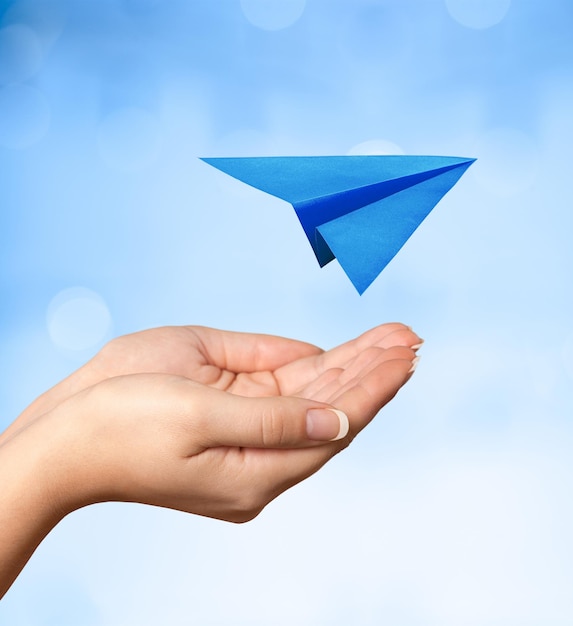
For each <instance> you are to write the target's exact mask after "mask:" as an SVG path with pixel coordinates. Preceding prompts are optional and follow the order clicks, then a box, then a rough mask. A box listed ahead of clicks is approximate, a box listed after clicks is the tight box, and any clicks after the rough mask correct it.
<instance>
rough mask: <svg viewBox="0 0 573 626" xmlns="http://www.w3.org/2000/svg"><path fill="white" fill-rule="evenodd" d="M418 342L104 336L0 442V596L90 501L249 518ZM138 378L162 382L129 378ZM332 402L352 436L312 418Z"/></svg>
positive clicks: (374, 395) (404, 335)
mask: <svg viewBox="0 0 573 626" xmlns="http://www.w3.org/2000/svg"><path fill="white" fill-rule="evenodd" d="M419 341H420V340H419V338H418V337H417V336H416V335H415V334H414V333H412V331H411V330H409V329H408V328H406V327H404V326H402V325H400V324H390V325H384V326H381V327H378V328H376V329H373V330H372V331H369V332H368V333H365V334H364V335H362V336H361V337H359V338H357V339H355V340H352V341H350V342H348V343H346V344H343V345H342V346H339V347H337V348H334V349H333V350H330V351H328V352H323V351H322V350H320V349H319V348H316V347H315V346H310V345H309V344H303V343H300V342H295V341H292V340H285V339H281V338H277V337H266V336H258V335H254V336H253V335H243V334H240V333H224V332H221V331H213V330H210V329H192V331H191V332H188V330H187V329H186V328H185V329H177V328H174V329H157V330H154V331H146V332H143V333H136V334H135V335H131V336H128V337H124V338H120V339H119V340H114V342H112V343H111V344H109V345H108V346H107V347H106V348H105V349H104V350H103V351H102V352H101V353H100V354H99V355H98V356H96V357H95V358H94V359H93V360H92V362H90V363H89V364H88V365H86V366H84V367H83V368H81V369H80V370H78V372H76V373H75V374H73V375H72V376H70V377H69V378H68V379H66V381H63V383H60V384H59V385H57V386H56V387H55V388H54V389H52V390H50V391H49V392H47V393H46V394H44V396H42V397H41V398H40V399H39V400H38V401H37V402H35V403H34V404H33V405H32V407H31V408H30V410H29V411H27V412H25V413H24V414H23V416H22V418H21V419H20V420H19V424H18V425H17V426H16V427H15V428H14V429H12V431H11V433H8V436H5V437H4V440H3V442H0V477H1V480H0V482H1V483H2V485H1V487H2V488H1V489H0V557H1V558H0V597H1V596H2V595H3V593H4V592H5V591H6V589H8V587H9V586H10V584H11V582H12V581H13V580H14V578H15V577H16V576H17V574H18V572H19V571H20V569H21V568H22V567H23V565H24V564H25V562H26V561H27V559H28V558H29V557H30V556H31V554H32V552H33V551H34V549H35V548H36V546H37V545H38V544H39V543H40V541H41V540H42V539H43V537H44V536H45V535H46V534H47V533H48V532H49V531H50V530H51V528H52V527H53V526H54V525H55V524H57V523H58V521H59V520H60V519H61V518H62V517H63V516H64V515H66V514H67V513H69V512H70V511H72V510H74V509H75V508H78V507H80V506H84V505H86V504H90V503H92V502H99V501H104V500H128V501H137V502H144V503H149V504H155V505H159V506H166V507H170V508H175V509H181V510H184V511H189V512H194V513H198V514H201V515H208V516H211V517H218V518H221V519H227V520H230V521H237V522H241V521H246V520H248V519H251V518H252V517H254V516H255V515H256V514H257V513H258V512H259V511H260V510H261V509H262V508H263V507H264V506H265V505H266V504H267V503H268V502H269V501H270V500H272V499H273V498H274V497H276V496H277V495H278V494H280V493H281V492H282V491H284V490H285V489H287V488H289V487H290V486H292V485H293V484H295V483H297V482H299V481H300V480H302V479H304V478H306V477H307V476H309V475H310V474H312V473H313V472H315V471H316V470H317V469H319V468H320V467H321V466H322V465H323V464H324V463H326V462H327V461H328V459H330V458H331V457H332V456H333V455H334V454H336V453H337V452H338V451H339V450H340V449H342V448H343V447H344V446H346V445H348V443H349V442H350V441H351V439H352V438H353V437H354V436H355V435H356V434H357V433H358V432H359V431H360V430H361V429H362V428H363V427H364V426H365V425H366V424H367V423H368V422H369V421H370V420H371V419H372V417H373V416H374V415H375V414H376V412H377V411H378V410H379V409H380V408H381V407H382V406H383V405H384V404H385V403H386V402H388V401H389V400H390V399H391V398H392V397H393V396H394V395H395V393H396V392H397V391H398V389H399V388H400V387H401V385H402V384H404V382H405V381H406V380H407V379H408V378H409V376H410V375H411V372H412V371H413V368H414V366H415V362H416V359H415V356H414V355H415V349H416V347H417V344H418V343H419ZM147 370H152V371H153V370H157V371H158V372H159V373H152V374H150V373H147V374H141V373H140V374H137V373H131V372H133V371H135V372H138V371H144V372H145V371H147ZM180 372H183V373H184V374H187V377H186V376H184V375H182V374H181V373H180ZM191 377H194V378H195V380H191ZM90 385H91V386H90ZM332 406H333V407H336V408H337V409H338V410H339V411H343V412H344V413H346V414H347V415H348V428H349V432H346V430H345V428H346V426H347V424H346V421H345V419H341V418H339V414H338V413H336V412H332V411H329V410H327V411H326V412H324V411H319V412H318V413H316V412H313V409H317V408H319V409H321V408H326V407H332ZM309 411H310V412H309ZM328 417H330V421H329V420H328ZM332 439H334V440H335V441H329V440H332Z"/></svg>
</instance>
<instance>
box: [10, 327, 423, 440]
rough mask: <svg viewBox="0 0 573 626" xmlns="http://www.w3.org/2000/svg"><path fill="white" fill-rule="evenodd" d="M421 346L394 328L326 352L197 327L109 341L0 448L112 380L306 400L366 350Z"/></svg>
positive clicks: (16, 425)
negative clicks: (154, 380) (150, 380)
mask: <svg viewBox="0 0 573 626" xmlns="http://www.w3.org/2000/svg"><path fill="white" fill-rule="evenodd" d="M419 342H420V339H419V337H418V336H417V335H416V334H415V333H414V332H412V331H411V330H410V329H409V328H407V327H406V326H404V325H403V324H397V323H393V324H383V325H382V326H378V327H377V328H374V329H372V330H370V331H368V332H367V333H365V334H363V335H362V336H360V337H358V338H357V339H354V340H352V341H349V342H347V343H345V344H343V345H341V346H339V347H337V348H335V349H333V350H330V351H328V352H326V353H325V352H324V351H323V350H321V349H320V348H318V347H316V346H313V345H311V344H308V343H304V342H301V341H296V340H293V339H284V338H282V337H275V336H270V335H260V334H249V333H237V332H229V331H220V330H215V329H211V328H205V327H200V326H178V327H175V326H168V327H162V328H154V329H150V330H145V331H142V332H138V333H133V334H130V335H125V336H122V337H118V338H117V339H114V340H112V341H111V342H109V343H108V344H107V345H106V346H105V347H104V348H103V349H102V350H101V351H100V352H99V353H98V354H97V355H96V356H95V357H94V358H93V359H91V361H89V362H88V363H86V364H85V365H84V366H83V367H81V368H80V369H78V370H77V371H76V372H74V373H73V374H71V376H69V377H68V378H66V379H65V380H63V381H62V382H60V383H58V384H57V385H56V386H55V387H53V388H52V389H50V390H49V391H47V392H46V393H44V394H43V395H41V396H40V397H39V398H38V399H36V400H35V401H34V402H33V403H32V404H31V405H30V406H29V407H28V408H27V409H26V410H25V411H24V412H23V413H22V414H21V415H20V416H19V417H18V419H17V420H16V421H15V422H13V423H12V425H11V426H9V427H8V429H7V430H6V431H5V432H4V433H3V434H2V435H0V443H1V441H2V439H3V438H7V437H8V436H9V435H10V434H11V433H14V432H16V431H17V430H18V429H20V428H22V427H24V426H25V425H26V424H28V423H29V422H30V421H31V420H33V419H34V418H36V417H38V416H39V415H42V414H44V413H46V412H47V411H49V410H51V409H52V408H54V407H55V406H57V405H58V404H60V403H61V402H63V401H64V400H66V399H67V398H69V397H70V396H72V395H74V394H75V393H78V392H79V391H82V390H83V389H86V388H88V387H91V386H92V385H95V384H97V383H99V382H102V381H103V380H106V379H107V378H112V377H114V376H121V375H127V374H139V373H162V374H173V375H176V376H184V377H185V378H188V379H190V380H194V381H196V382H200V383H203V384H205V385H208V386H212V387H215V388H217V389H224V390H226V391H229V392H231V393H235V394H241V395H247V396H251V397H256V396H265V395H270V396H273V395H304V391H305V388H306V387H307V386H308V385H309V384H310V383H311V382H313V381H314V380H315V379H316V378H317V377H318V376H324V375H325V372H329V373H328V374H326V375H327V376H333V375H334V371H332V370H337V369H343V368H345V367H346V366H347V365H349V363H350V360H351V359H352V358H354V356H356V355H358V354H360V353H366V354H365V355H363V356H362V357H361V358H362V359H365V358H368V351H370V356H371V357H373V356H374V355H373V354H372V350H382V349H387V348H389V347H392V346H410V347H412V346H413V347H416V346H417V345H419ZM316 384H318V382H317V383H316ZM316 384H315V387H316ZM311 389H312V388H311ZM305 397H307V396H305Z"/></svg>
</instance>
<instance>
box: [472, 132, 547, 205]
mask: <svg viewBox="0 0 573 626" xmlns="http://www.w3.org/2000/svg"><path fill="white" fill-rule="evenodd" d="M472 156H474V157H476V158H477V161H476V163H474V165H473V167H472V169H471V173H472V175H473V176H475V178H476V179H477V181H478V182H479V184H480V185H482V186H483V187H484V188H485V189H486V190H487V191H489V192H491V193H493V194H495V195H497V196H500V197H509V196H512V195H515V194H517V193H521V192H523V191H525V190H527V189H528V188H529V187H530V186H531V185H532V184H533V183H534V181H535V178H536V176H537V172H538V169H539V151H538V149H537V146H536V145H535V143H534V141H533V140H532V139H531V138H530V137H529V136H528V135H526V134H525V133H523V132H521V131H519V130H515V129H513V128H494V129H492V130H489V131H488V132H486V133H484V134H483V135H482V136H481V137H480V138H479V139H478V141H477V142H476V143H475V145H474V146H473V150H472Z"/></svg>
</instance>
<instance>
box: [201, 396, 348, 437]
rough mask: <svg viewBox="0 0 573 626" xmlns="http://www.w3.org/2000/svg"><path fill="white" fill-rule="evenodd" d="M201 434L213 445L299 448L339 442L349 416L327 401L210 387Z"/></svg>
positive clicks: (345, 429) (346, 429)
mask: <svg viewBox="0 0 573 626" xmlns="http://www.w3.org/2000/svg"><path fill="white" fill-rule="evenodd" d="M210 391H213V392H214V393H212V394H211V393H209V394H207V396H210V397H206V398H205V400H206V401H207V403H208V404H207V406H205V411H204V412H203V411H202V412H201V413H202V414H203V415H204V416H206V417H207V419H205V420H202V424H201V435H202V437H203V438H204V440H205V439H206V440H208V441H209V442H210V445H211V446H215V445H216V446H233V447H246V448H299V447H306V446H310V445H316V444H317V443H324V442H329V441H338V440H340V439H343V438H344V437H346V435H347V434H348V431H349V422H348V417H347V416H346V414H345V413H343V412H342V411H339V410H337V409H335V408H333V407H330V406H328V405H325V404H324V403H319V402H315V401H312V400H306V399H304V398H295V397H285V396H278V397H269V398H248V397H244V396H236V395H233V394H230V393H228V392H225V391H217V390H210Z"/></svg>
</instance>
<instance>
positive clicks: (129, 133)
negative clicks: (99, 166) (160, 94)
mask: <svg viewBox="0 0 573 626" xmlns="http://www.w3.org/2000/svg"><path fill="white" fill-rule="evenodd" d="M160 136H161V133H160V128H159V122H158V121H157V119H156V118H155V117H154V116H153V115H152V114H151V113H149V112H148V111H146V110H144V109H139V108H136V107H126V108H124V109H118V110H117V111H114V112H113V113H110V114H109V115H108V116H107V117H105V118H104V119H103V120H102V122H101V124H100V127H99V133H98V147H99V153H100V156H101V158H102V159H103V160H104V161H105V162H106V163H107V164H108V165H110V166H111V167H113V168H116V169H119V170H123V171H137V170H141V169H143V168H145V167H147V166H148V165H150V164H151V163H153V161H154V160H155V159H156V158H157V155H158V154H159V149H160V143H161V142H160V138H161V137H160Z"/></svg>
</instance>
